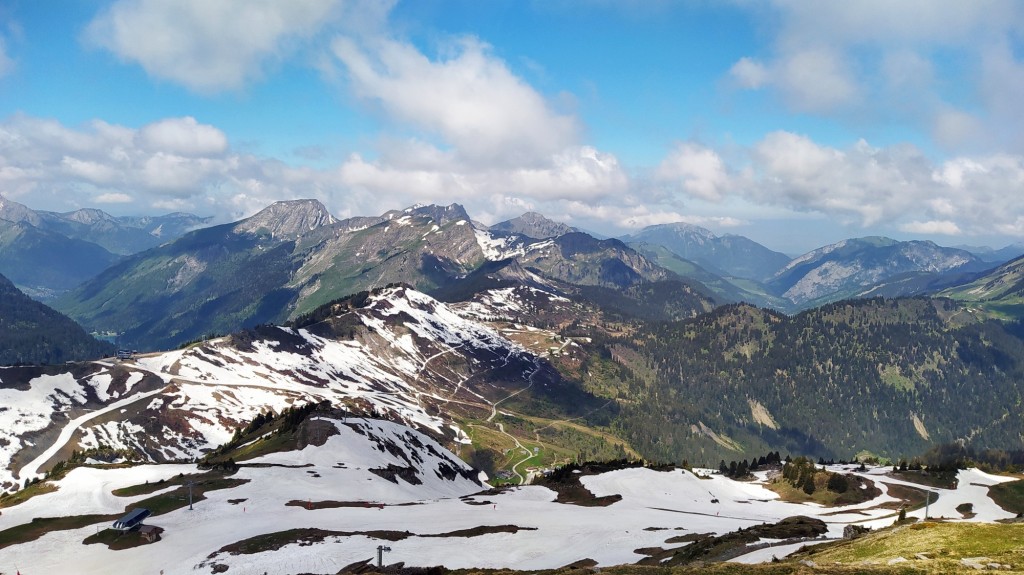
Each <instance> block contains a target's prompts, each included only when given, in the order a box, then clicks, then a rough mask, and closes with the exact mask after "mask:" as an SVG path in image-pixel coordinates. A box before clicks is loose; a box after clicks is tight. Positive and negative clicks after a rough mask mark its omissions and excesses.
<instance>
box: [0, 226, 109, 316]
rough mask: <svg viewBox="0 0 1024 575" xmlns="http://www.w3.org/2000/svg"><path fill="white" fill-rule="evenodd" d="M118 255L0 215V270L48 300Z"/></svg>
mask: <svg viewBox="0 0 1024 575" xmlns="http://www.w3.org/2000/svg"><path fill="white" fill-rule="evenodd" d="M118 259H120V258H119V256H117V255H115V254H112V253H110V252H109V251H107V250H105V249H103V248H102V247H101V246H98V245H96V244H94V243H92V242H87V241H85V240H80V239H74V238H69V237H67V236H63V235H61V234H59V233H56V232H52V231H48V230H46V229H42V228H38V227H36V226H34V225H32V224H31V223H29V220H22V221H18V222H13V221H9V220H4V219H0V274H3V275H5V276H7V277H8V278H9V279H10V280H11V281H12V282H14V283H15V284H16V285H18V286H19V287H20V288H21V289H23V290H25V291H26V292H27V293H28V294H30V295H31V296H32V297H34V298H37V299H42V300H47V299H50V298H53V297H54V296H56V295H59V294H61V293H63V292H65V291H67V290H69V289H71V288H73V287H75V286H77V285H78V284H80V283H82V282H83V281H85V280H87V279H89V278H91V277H93V276H95V275H96V274H98V273H100V272H101V271H103V270H104V269H106V268H107V267H109V266H110V265H111V264H113V263H114V262H116V261H117V260H118Z"/></svg>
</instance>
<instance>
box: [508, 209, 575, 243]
mask: <svg viewBox="0 0 1024 575" xmlns="http://www.w3.org/2000/svg"><path fill="white" fill-rule="evenodd" d="M490 230H491V231H498V232H507V233H510V234H521V235H524V236H529V237H531V238H535V239H539V240H542V239H545V238H556V237H558V236H563V235H565V234H568V233H572V232H575V231H577V230H576V228H573V227H571V226H568V225H566V224H563V223H562V222H556V221H554V220H551V219H548V218H547V217H545V216H544V215H542V214H538V213H537V212H526V213H525V214H523V215H521V216H519V217H518V218H512V219H511V220H505V221H504V222H499V223H497V224H494V225H493V226H491V227H490Z"/></svg>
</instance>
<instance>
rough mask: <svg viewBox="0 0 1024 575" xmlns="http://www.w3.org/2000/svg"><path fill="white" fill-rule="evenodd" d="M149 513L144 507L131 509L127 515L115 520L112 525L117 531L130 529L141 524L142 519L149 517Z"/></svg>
mask: <svg viewBox="0 0 1024 575" xmlns="http://www.w3.org/2000/svg"><path fill="white" fill-rule="evenodd" d="M149 514H150V511H149V509H146V508H144V507H138V508H136V509H132V510H131V511H129V512H128V514H127V515H125V516H124V517H122V518H120V519H118V520H117V521H115V522H114V525H113V527H114V529H117V530H118V531H131V530H132V529H135V528H136V527H138V526H139V525H142V521H143V520H144V519H145V518H147V517H149Z"/></svg>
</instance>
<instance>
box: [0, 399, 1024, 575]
mask: <svg viewBox="0 0 1024 575" xmlns="http://www.w3.org/2000/svg"><path fill="white" fill-rule="evenodd" d="M324 423H328V424H330V425H332V426H333V427H334V429H336V431H337V435H333V436H331V437H329V438H327V440H326V441H325V442H324V444H323V445H321V446H319V447H317V446H308V447H306V448H305V449H303V450H302V451H295V452H288V453H278V454H273V455H270V456H266V457H263V458H260V459H257V460H255V461H253V462H252V463H253V464H254V465H252V466H249V467H244V468H242V469H240V470H239V471H238V472H237V473H236V474H235V476H234V477H235V478H237V479H244V480H248V482H247V483H244V484H242V485H238V486H236V487H233V488H230V489H223V490H218V491H210V492H207V499H206V500H204V501H201V502H199V503H197V504H196V505H195V509H194V510H192V511H189V510H188V509H187V508H183V509H179V510H176V511H172V512H169V513H166V514H164V515H159V516H155V517H151V518H150V519H148V520H147V521H146V523H148V524H151V525H156V526H159V527H162V528H164V529H165V531H164V533H163V539H162V540H161V541H158V542H156V543H153V544H149V545H144V546H141V547H136V548H131V549H125V550H120V551H111V550H109V549H107V548H106V547H105V546H104V545H100V544H92V545H82V541H83V540H84V539H85V538H86V537H88V536H90V535H92V534H94V533H96V531H97V530H98V529H100V528H105V527H107V526H108V525H109V523H108V522H103V523H100V524H95V525H88V526H85V527H82V528H79V529H71V530H66V531H54V532H51V533H48V534H46V535H43V536H42V537H41V538H40V539H38V540H36V541H32V542H28V543H24V544H20V545H17V546H13V547H8V548H5V549H3V550H2V551H3V552H2V553H0V571H3V572H13V571H14V570H15V567H16V566H17V568H18V569H21V570H22V572H24V573H72V572H73V573H79V574H81V575H91V574H94V573H95V574H98V573H107V572H109V567H110V565H111V563H112V562H116V563H117V565H118V566H119V568H120V569H121V570H122V571H123V572H128V573H143V572H158V571H159V570H161V569H162V570H164V573H165V575H172V574H179V573H182V574H184V573H197V572H198V573H213V572H222V571H224V570H225V569H226V572H227V573H229V574H236V575H237V574H242V575H246V574H254V575H255V574H261V573H264V572H268V573H322V574H333V573H337V572H338V571H339V570H341V569H342V568H343V567H344V566H346V565H349V564H351V563H354V562H357V561H363V560H366V559H369V558H371V557H373V555H374V553H375V550H376V547H377V546H378V545H387V546H389V547H390V548H391V552H390V553H388V554H387V555H386V556H385V559H386V561H387V562H389V563H394V562H404V563H405V564H406V565H410V566H432V565H444V566H446V567H449V568H514V569H520V570H533V569H548V568H557V567H561V566H564V565H568V564H570V563H573V562H576V561H581V560H584V559H591V560H593V561H596V562H597V563H598V565H600V566H609V565H619V564H626V563H634V562H636V561H639V560H640V559H643V558H644V555H642V554H641V553H638V550H640V549H643V548H653V547H663V548H673V547H680V546H682V545H685V543H669V542H668V540H669V539H671V538H674V537H677V536H680V535H693V534H703V533H710V534H724V533H728V532H731V531H735V530H736V529H740V528H746V527H751V526H755V525H761V524H762V523H766V522H767V523H774V522H776V521H779V520H781V519H783V518H785V517H790V516H794V515H806V516H810V517H815V518H819V519H821V520H822V521H824V522H825V523H826V525H827V527H828V533H827V537H828V538H829V539H836V538H839V537H841V536H842V532H843V529H844V527H845V526H846V525H848V524H850V523H858V524H867V525H873V526H881V525H889V524H891V523H892V522H893V521H894V520H895V518H896V511H895V510H894V509H892V508H888V507H887V506H885V504H886V503H889V504H891V503H893V502H894V501H896V498H894V497H893V496H891V495H889V494H888V486H887V485H886V483H900V482H899V481H898V480H891V479H890V478H887V477H884V473H885V472H886V469H884V468H879V469H873V470H869V471H868V472H867V473H863V474H860V473H859V474H860V475H865V476H867V477H869V478H871V479H873V480H875V481H876V482H877V484H878V485H879V486H880V488H881V489H882V490H883V495H881V496H879V497H877V498H875V499H873V500H871V501H867V502H864V503H861V504H858V505H853V506H848V507H842V508H821V507H817V506H812V505H801V504H796V503H787V502H783V501H780V500H779V499H778V497H777V496H776V495H775V494H774V493H773V492H771V491H768V490H767V489H765V488H764V487H763V486H762V484H761V481H762V480H763V474H761V480H759V481H756V482H751V483H748V482H736V481H733V480H730V479H727V478H725V477H722V476H720V475H709V474H707V473H706V472H705V473H701V475H700V476H697V475H695V474H694V473H691V472H689V471H684V470H674V471H654V470H651V469H642V468H639V469H638V468H633V469H624V470H620V471H613V472H609V473H605V474H601V475H595V476H588V477H583V478H582V479H581V482H582V483H583V485H585V486H586V487H587V488H588V489H589V490H590V491H591V492H593V493H594V494H595V495H597V496H605V495H620V496H621V500H619V501H617V502H615V503H612V504H611V505H610V506H607V507H586V506H578V505H570V504H562V503H557V502H555V493H554V492H552V491H550V490H549V489H547V488H545V487H539V486H527V487H522V488H517V489H513V490H509V491H504V492H498V493H494V492H489V493H478V490H479V489H481V486H479V485H478V484H476V483H475V482H474V481H472V479H470V478H468V477H466V476H464V475H460V474H458V473H456V474H455V475H452V474H450V473H449V474H448V475H449V477H450V478H445V477H444V473H440V474H439V473H436V471H438V470H444V469H446V468H449V467H451V468H455V469H457V470H463V471H466V470H467V468H466V467H465V466H464V465H463V464H461V463H460V462H459V461H458V460H457V459H456V458H455V457H454V456H453V455H452V454H451V453H449V452H447V451H445V450H444V449H443V448H442V447H440V446H439V445H437V444H436V443H434V442H433V441H432V440H431V439H430V438H429V437H426V436H424V435H421V434H418V433H417V432H415V431H412V430H409V429H407V428H404V427H402V426H400V425H396V424H392V423H388V422H381V421H375V420H363V419H348V420H344V421H340V420H326V421H325V422H324ZM416 443H419V444H421V445H422V446H423V447H419V446H417V445H416ZM410 461H411V462H412V463H411V467H414V468H415V469H416V470H417V473H416V475H415V476H416V478H418V480H419V481H420V483H410V482H408V481H406V480H405V479H403V478H401V477H397V478H395V479H394V480H393V481H392V480H389V479H387V478H385V477H381V476H380V475H378V474H377V473H374V472H373V471H370V470H372V469H378V470H379V469H381V468H385V467H388V466H407V465H410ZM837 469H838V468H837ZM189 472H190V470H189V466H185V465H173V466H152V465H150V466H142V467H136V468H131V469H111V470H97V469H82V468H80V469H76V470H74V471H72V472H71V473H70V474H69V475H68V476H67V477H66V478H65V479H64V480H62V481H61V482H60V489H59V490H57V491H56V492H53V493H48V494H44V495H41V496H38V497H36V498H34V499H32V500H30V501H29V502H27V503H24V504H22V505H18V506H15V507H12V508H9V509H5V510H4V513H3V515H2V516H0V529H6V528H9V527H12V526H16V525H21V524H24V523H26V522H28V521H30V520H31V518H32V517H39V516H44V515H47V516H52V515H54V514H55V510H59V512H58V513H59V514H62V515H85V514H94V513H119V512H121V511H122V510H123V509H124V508H125V507H130V506H131V504H132V502H133V501H136V500H138V499H140V498H141V497H135V498H121V497H116V496H114V495H112V494H111V491H112V490H113V489H115V488H117V487H124V486H128V485H137V484H141V483H143V482H145V481H149V482H154V481H159V480H160V479H170V478H172V477H174V476H176V475H177V474H178V473H189ZM1007 480H1009V478H1005V477H996V476H991V475H987V474H984V473H981V472H980V471H977V470H967V471H962V472H961V475H960V478H959V484H958V485H959V487H958V488H957V489H947V490H942V489H940V490H936V491H938V492H939V500H938V502H937V503H935V504H933V505H932V509H931V515H932V516H933V517H936V516H943V517H945V518H946V519H947V520H952V521H957V520H961V519H960V514H959V513H957V512H955V506H956V505H958V504H960V503H962V502H965V501H969V502H972V503H973V504H974V510H975V511H976V512H977V513H978V515H977V516H976V517H973V518H972V519H970V521H993V520H995V519H1001V518H1005V517H1008V516H1009V515H1010V514H1009V513H1007V512H1005V511H1003V510H1001V509H999V508H998V507H995V506H994V505H993V504H992V503H991V500H988V499H987V497H985V496H984V495H983V494H982V495H979V492H980V491H982V490H984V489H985V488H986V486H988V485H992V484H995V483H998V482H1002V481H1007ZM363 504H365V505H363ZM923 514H924V510H923V509H921V510H917V511H914V512H911V513H910V515H912V516H917V517H921V516H923ZM293 530H304V531H302V532H297V531H293ZM288 532H291V535H289V534H288ZM270 534H277V535H275V536H274V537H273V538H267V539H266V540H265V541H266V543H264V544H262V545H261V544H259V543H258V542H254V540H253V538H254V537H258V536H261V535H270ZM303 535H305V536H304V537H303ZM245 541H248V542H249V548H248V549H245V550H243V549H242V546H240V545H239V543H241V542H245ZM268 543H272V544H271V545H268ZM762 543H771V544H774V543H779V542H777V541H765V542H762ZM793 550H795V546H790V547H781V546H780V547H773V548H772V553H771V554H767V555H766V554H764V553H763V552H762V553H761V554H760V560H762V561H767V560H770V557H771V555H777V556H779V557H782V556H784V555H785V554H786V553H788V552H792V551H793ZM757 557H758V556H754V557H751V558H746V559H745V558H740V560H751V559H756V558H757Z"/></svg>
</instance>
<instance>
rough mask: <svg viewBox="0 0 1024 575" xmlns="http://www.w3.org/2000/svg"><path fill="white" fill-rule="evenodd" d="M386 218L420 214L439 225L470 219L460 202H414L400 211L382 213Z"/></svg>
mask: <svg viewBox="0 0 1024 575" xmlns="http://www.w3.org/2000/svg"><path fill="white" fill-rule="evenodd" d="M384 215H385V217H387V218H388V219H396V218H400V217H402V216H420V217H427V218H430V219H432V220H434V222H436V223H437V225H439V226H443V225H445V224H448V223H451V222H458V221H467V222H468V221H470V218H469V214H468V213H466V208H464V207H462V205H461V204H451V205H447V206H439V205H437V204H427V205H423V204H415V205H413V206H410V207H408V208H405V209H404V210H402V211H401V212H399V211H391V212H388V213H386V214H384Z"/></svg>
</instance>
